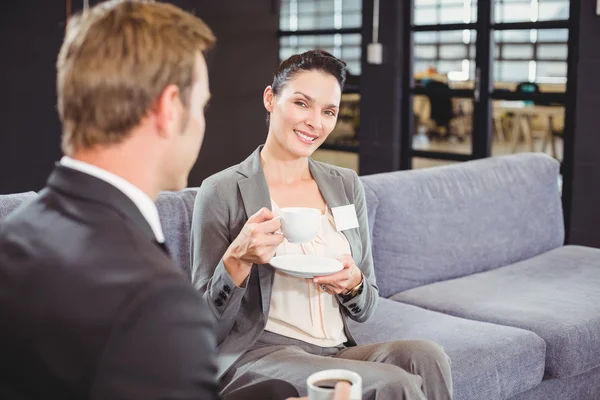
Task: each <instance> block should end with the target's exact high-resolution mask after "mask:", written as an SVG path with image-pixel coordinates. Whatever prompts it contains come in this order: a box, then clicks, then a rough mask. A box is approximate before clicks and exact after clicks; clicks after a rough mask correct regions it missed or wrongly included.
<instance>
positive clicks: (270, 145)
mask: <svg viewBox="0 0 600 400" xmlns="http://www.w3.org/2000/svg"><path fill="white" fill-rule="evenodd" d="M270 138H271V135H269V138H267V142H266V143H265V146H264V147H263V149H262V151H261V153H260V161H261V164H262V167H263V171H264V174H265V178H266V179H267V182H271V183H281V184H286V185H290V184H293V183H296V182H298V181H303V180H308V179H312V177H311V174H310V170H309V168H308V158H307V157H296V156H293V155H292V154H290V153H289V152H287V151H286V150H285V149H284V148H283V147H282V146H281V145H279V143H277V142H276V141H275V140H269V139H270Z"/></svg>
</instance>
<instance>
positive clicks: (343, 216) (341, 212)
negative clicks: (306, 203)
mask: <svg viewBox="0 0 600 400" xmlns="http://www.w3.org/2000/svg"><path fill="white" fill-rule="evenodd" d="M331 213H332V214H333V221H334V222H335V229H336V230H337V231H338V232H341V231H345V230H348V229H353V228H358V217H357V216H356V209H355V208H354V204H348V205H347V206H341V207H334V208H332V209H331Z"/></svg>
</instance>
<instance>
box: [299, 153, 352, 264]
mask: <svg viewBox="0 0 600 400" xmlns="http://www.w3.org/2000/svg"><path fill="white" fill-rule="evenodd" d="M308 166H309V168H310V173H311V174H312V176H313V178H314V179H315V181H316V182H317V186H318V187H319V190H320V191H321V195H323V198H324V199H325V201H326V202H327V206H328V207H329V208H335V207H340V206H345V205H348V204H352V202H351V201H350V199H349V198H348V196H347V195H346V188H345V187H344V182H343V181H342V177H341V176H339V175H334V174H332V173H331V171H332V170H327V169H325V168H323V167H322V166H321V165H319V164H318V163H316V162H315V161H313V160H312V159H309V160H308ZM342 234H343V235H344V236H345V237H346V239H347V240H348V243H349V245H350V251H351V253H352V257H353V258H354V259H355V260H360V259H361V257H362V255H361V254H359V251H360V236H359V235H358V230H357V229H349V230H346V231H343V232H342Z"/></svg>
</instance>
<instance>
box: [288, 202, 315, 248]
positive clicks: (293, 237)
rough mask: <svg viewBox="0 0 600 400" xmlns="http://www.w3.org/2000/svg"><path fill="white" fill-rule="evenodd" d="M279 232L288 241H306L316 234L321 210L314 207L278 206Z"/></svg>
mask: <svg viewBox="0 0 600 400" xmlns="http://www.w3.org/2000/svg"><path fill="white" fill-rule="evenodd" d="M278 217H280V218H281V232H282V233H283V236H285V237H286V239H287V240H288V241H289V242H290V243H307V242H310V241H311V240H313V239H314V238H315V236H317V232H319V226H320V224H321V211H319V210H318V209H316V208H306V207H285V208H280V209H279V212H278Z"/></svg>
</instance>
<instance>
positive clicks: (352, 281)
mask: <svg viewBox="0 0 600 400" xmlns="http://www.w3.org/2000/svg"><path fill="white" fill-rule="evenodd" d="M337 259H338V260H339V261H340V262H341V263H342V265H343V266H344V269H343V270H341V271H339V272H336V273H335V274H331V275H325V276H319V277H317V278H314V279H313V282H315V283H318V284H320V285H321V288H322V289H323V290H324V291H326V292H327V293H329V294H346V293H348V292H349V291H350V290H352V289H354V288H355V287H356V286H358V284H359V283H360V282H362V272H361V271H360V269H359V268H358V267H357V266H356V263H355V262H354V260H353V259H352V256H351V255H350V254H344V255H342V256H339V257H338V258H337Z"/></svg>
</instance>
